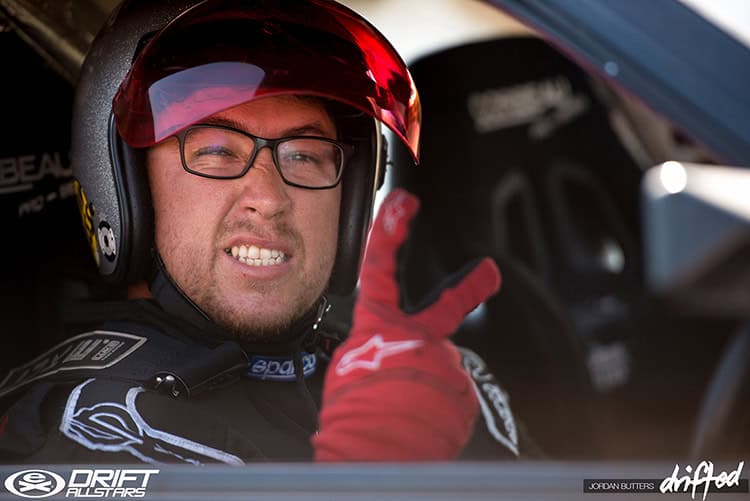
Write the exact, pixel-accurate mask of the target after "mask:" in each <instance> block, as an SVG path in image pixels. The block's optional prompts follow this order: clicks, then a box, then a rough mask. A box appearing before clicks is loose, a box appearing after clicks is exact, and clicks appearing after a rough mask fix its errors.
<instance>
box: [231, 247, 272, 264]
mask: <svg viewBox="0 0 750 501" xmlns="http://www.w3.org/2000/svg"><path fill="white" fill-rule="evenodd" d="M228 253H229V254H231V255H232V257H234V258H235V259H237V260H238V261H240V262H242V263H245V264H249V265H250V266H271V265H274V264H281V263H283V262H284V259H285V257H286V256H285V255H284V253H283V252H282V251H280V250H276V249H263V248H259V247H256V246H255V245H251V246H249V247H248V246H246V245H240V246H237V245H235V246H234V247H232V248H231V249H230V250H229V252H228Z"/></svg>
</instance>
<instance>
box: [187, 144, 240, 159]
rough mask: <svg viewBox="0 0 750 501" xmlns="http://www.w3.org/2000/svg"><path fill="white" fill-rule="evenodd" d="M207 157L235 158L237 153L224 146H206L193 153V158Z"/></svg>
mask: <svg viewBox="0 0 750 501" xmlns="http://www.w3.org/2000/svg"><path fill="white" fill-rule="evenodd" d="M205 155H217V156H225V157H226V156H235V153H234V152H233V151H232V150H230V149H229V148H225V147H223V146H205V147H203V148H199V149H197V150H196V151H194V152H193V156H196V157H201V156H205Z"/></svg>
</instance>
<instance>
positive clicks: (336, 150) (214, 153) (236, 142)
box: [176, 124, 353, 190]
mask: <svg viewBox="0 0 750 501" xmlns="http://www.w3.org/2000/svg"><path fill="white" fill-rule="evenodd" d="M176 137H177V139H178V140H179V142H180V157H181V158H182V167H183V168H184V169H185V170H186V171H187V172H189V173H191V174H195V175H196V176H201V177H207V178H211V179H237V178H240V177H242V176H244V175H245V174H246V173H247V171H248V170H250V167H252V165H253V162H255V157H256V156H257V155H258V152H259V151H260V150H261V149H262V148H265V147H268V148H271V151H272V153H273V163H274V165H275V166H276V170H277V171H278V172H279V175H281V179H283V180H284V182H285V183H286V184H288V185H291V186H297V187H299V188H308V189H313V190H324V189H327V188H333V187H334V186H336V185H337V184H339V182H340V181H341V173H342V172H343V170H344V162H345V160H346V158H347V157H348V155H350V154H351V152H352V150H353V147H352V146H350V145H347V144H343V143H339V142H337V141H334V140H332V139H328V138H325V137H317V136H290V137H282V138H279V139H264V138H262V137H257V136H253V135H252V134H248V133H247V132H245V131H242V130H238V129H235V128H233V127H227V126H225V125H210V124H197V125H193V126H191V127H188V128H187V129H185V130H184V131H182V132H180V133H179V134H176Z"/></svg>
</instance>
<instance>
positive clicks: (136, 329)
mask: <svg viewBox="0 0 750 501" xmlns="http://www.w3.org/2000/svg"><path fill="white" fill-rule="evenodd" d="M155 284H156V285H155V287H152V290H153V291H154V295H155V297H157V298H158V302H157V301H156V300H134V301H128V302H124V303H118V304H116V305H112V308H111V314H110V319H109V320H108V321H107V322H105V323H104V324H103V325H101V327H99V328H98V329H96V330H93V331H90V332H89V333H86V334H83V335H81V336H75V337H73V338H71V340H68V341H66V342H65V343H62V344H61V345H58V347H56V348H53V349H52V350H50V351H49V352H47V353H46V354H45V355H43V356H42V357H39V358H38V359H35V361H32V362H31V363H29V364H26V365H25V366H22V367H21V368H20V369H16V370H14V371H12V372H11V373H10V374H9V375H8V376H7V377H6V378H5V379H4V380H3V382H2V383H0V399H2V401H3V402H8V401H11V402H12V404H11V405H10V407H9V408H8V410H7V412H6V413H5V414H4V416H3V417H2V418H1V419H2V420H0V461H2V462H6V463H57V462H66V463H88V464H90V463H127V462H148V463H157V462H187V463H195V464H198V463H210V462H219V463H227V464H242V463H244V462H248V461H256V460H274V461H285V460H289V461H292V460H309V459H311V458H312V455H313V451H312V446H311V444H310V437H311V436H312V434H314V433H315V431H316V429H317V411H318V406H319V405H320V396H321V394H322V383H323V377H324V374H325V364H326V360H327V358H328V357H327V353H330V351H331V349H332V346H331V345H330V343H331V342H332V340H335V337H336V336H335V335H331V334H329V333H325V332H324V329H319V328H315V329H314V328H313V327H312V326H313V325H314V324H318V323H319V320H320V317H321V313H322V304H321V305H316V308H314V309H313V310H312V311H311V312H309V313H308V314H307V315H306V316H305V317H304V318H303V319H302V320H301V321H300V322H298V323H297V324H296V325H295V326H294V327H293V328H292V329H290V330H289V331H288V332H287V333H285V334H284V336H282V338H281V339H277V340H275V341H274V342H273V343H267V344H264V343H256V344H254V345H243V346H240V345H239V344H238V343H237V342H235V341H233V340H231V338H230V336H229V335H228V334H227V333H226V332H224V331H223V330H222V329H220V328H219V327H218V326H216V325H215V324H213V323H212V322H210V321H209V320H208V319H207V318H206V317H205V316H203V315H202V314H200V310H198V309H197V308H196V307H195V306H194V305H193V304H192V303H190V302H189V300H188V299H187V298H186V297H185V296H183V295H181V294H180V293H179V292H178V291H177V290H176V288H175V287H173V286H172V284H171V283H170V282H169V281H168V280H162V281H161V282H160V281H158V280H157V282H155ZM316 327H317V326H316ZM472 355H473V354H471V355H468V356H467V354H466V353H464V356H465V364H466V366H467V369H468V370H469V372H470V373H473V376H474V380H475V382H476V383H477V388H478V393H479V394H480V397H482V392H484V398H480V400H483V409H482V416H480V418H479V420H478V427H477V432H476V433H475V437H474V439H473V440H472V445H470V446H469V449H468V450H467V452H466V454H465V456H466V457H469V458H472V457H492V458H497V457H515V456H516V454H515V453H514V452H510V451H514V449H515V452H517V450H518V436H517V435H518V433H517V430H516V429H515V422H514V420H513V416H512V414H511V413H510V408H509V407H508V406H507V399H506V402H505V403H503V402H502V401H500V402H499V401H498V397H502V395H499V394H498V390H499V387H498V390H495V389H493V387H492V385H490V387H489V391H485V389H486V388H488V382H490V383H491V382H492V381H490V379H488V375H487V374H486V373H484V372H483V371H482V370H481V368H478V367H477V364H478V363H480V362H481V360H480V362H477V359H476V358H475V356H474V357H472ZM489 376H490V377H491V375H489ZM483 388H484V389H483ZM500 393H501V394H502V391H501V390H500ZM19 395H20V396H19ZM500 400H502V398H500ZM4 406H5V407H8V405H7V403H6V404H5V405H4ZM506 407H507V408H506ZM493 413H494V414H493ZM485 424H486V426H485ZM473 449H476V453H472V450H473Z"/></svg>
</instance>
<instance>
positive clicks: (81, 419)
mask: <svg viewBox="0 0 750 501" xmlns="http://www.w3.org/2000/svg"><path fill="white" fill-rule="evenodd" d="M154 4H155V3H154V2H149V1H146V0H129V1H126V2H125V3H124V4H123V6H122V7H121V8H120V9H119V11H118V12H117V13H116V14H115V17H114V18H113V19H112V20H111V22H110V23H108V25H107V27H106V28H105V30H104V31H103V32H102V33H101V34H100V35H99V37H98V38H97V40H96V41H95V42H94V45H93V47H92V49H91V51H90V53H89V56H88V58H87V60H86V63H85V64H84V67H83V70H82V78H81V81H80V83H79V86H78V91H77V97H76V113H75V118H74V135H73V151H72V157H73V164H74V172H75V174H76V178H77V180H78V182H79V184H78V195H79V207H80V209H81V213H82V216H83V222H84V227H85V228H86V229H87V234H88V238H89V242H90V244H91V248H92V251H93V252H94V256H95V259H96V261H97V264H98V266H99V270H100V272H101V274H102V275H103V276H104V277H105V278H106V279H108V280H110V281H113V282H116V283H123V284H137V283H139V282H142V281H143V280H146V281H147V282H148V284H149V290H150V295H151V296H152V297H151V298H149V299H140V300H133V301H129V302H126V303H123V304H118V305H112V306H111V307H110V309H109V310H108V314H107V319H106V321H105V322H104V323H103V324H102V325H99V326H97V327H96V328H95V329H94V330H91V331H90V332H86V333H84V334H81V335H80V336H76V337H74V338H72V339H70V340H69V341H66V342H65V343H62V344H61V345H58V346H57V347H55V348H53V349H52V350H50V351H49V352H48V353H46V354H44V355H42V356H41V357H39V358H37V359H36V360H34V361H32V362H31V363H30V364H27V365H25V366H23V367H20V368H18V369H15V370H14V371H12V372H11V373H10V374H9V375H8V377H6V379H5V380H4V381H3V382H2V384H0V396H3V395H5V396H11V395H21V396H20V397H18V398H17V399H16V400H15V402H14V404H13V406H12V407H10V409H9V410H8V411H7V412H6V414H5V415H4V417H3V430H4V431H3V433H2V434H0V455H1V456H2V457H3V458H7V459H8V460H10V461H15V460H24V461H32V462H33V461H36V462H41V461H47V462H51V461H52V462H54V461H66V462H81V461H85V462H91V461H101V462H124V461H144V462H162V461H182V462H189V463H204V462H216V461H218V462H224V463H229V464H241V463H243V462H245V461H248V460H257V459H303V458H306V457H315V458H316V459H318V460H397V459H405V460H410V459H411V460H414V459H446V458H453V457H456V456H457V455H458V454H459V453H460V452H461V450H462V448H463V447H464V446H465V444H466V443H467V441H468V439H469V438H470V436H471V433H472V426H473V423H474V419H475V417H476V414H477V407H478V405H477V399H476V395H475V388H474V385H473V383H472V382H471V379H470V378H469V377H468V375H467V373H466V372H465V371H464V369H463V367H462V364H461V357H460V356H459V353H458V352H457V350H456V349H455V347H454V346H453V345H452V344H451V343H450V342H449V341H447V340H446V339H445V338H446V337H447V336H448V335H450V334H451V333H452V331H453V330H454V329H455V328H456V327H457V325H458V323H459V322H460V321H461V320H462V318H463V316H464V315H465V314H466V313H468V312H469V311H471V310H472V309H473V308H474V307H476V306H477V305H478V304H479V303H480V302H482V301H483V300H484V299H485V298H486V297H487V296H488V295H490V294H492V293H494V292H495V291H496V290H497V289H498V287H499V273H498V271H497V268H496V266H495V265H494V263H492V262H491V261H490V260H488V259H484V260H481V261H479V262H477V263H473V264H472V265H471V266H468V267H466V269H464V270H462V271H461V272H459V273H457V274H456V276H455V277H453V278H452V279H451V280H449V281H447V282H446V284H445V285H444V289H441V290H438V291H437V293H436V294H435V297H433V298H430V299H431V300H430V301H427V302H426V304H427V306H426V307H421V308H419V309H416V311H414V312H411V311H405V310H406V309H407V307H405V306H403V305H402V304H401V303H402V302H403V301H402V298H401V297H400V294H399V290H398V285H397V280H396V271H397V262H396V252H397V250H398V248H399V247H400V245H401V244H402V243H403V242H404V240H405V239H406V236H407V231H408V225H409V221H410V220H411V219H412V217H413V216H414V214H415V213H416V210H417V201H416V199H414V198H413V197H411V196H410V195H408V194H407V193H405V192H396V193H394V194H392V196H391V197H389V199H388V200H387V201H386V202H385V204H384V207H383V210H382V217H380V218H379V219H378V221H376V223H375V225H374V227H373V230H372V236H371V240H370V243H369V247H368V252H367V256H366V257H365V258H364V262H363V264H362V273H361V285H360V291H359V297H358V300H357V304H356V306H355V311H354V325H353V327H352V329H351V331H350V333H349V337H348V338H347V339H346V341H344V342H343V343H342V344H341V346H339V347H338V348H337V349H336V350H335V351H333V348H334V347H335V344H337V342H338V341H340V340H337V339H332V337H331V336H330V335H329V333H326V332H323V331H324V329H323V328H321V322H322V319H323V317H324V315H325V313H326V312H327V310H328V302H327V300H326V298H325V294H326V293H327V292H331V293H338V294H348V293H350V292H352V290H353V288H354V285H355V283H356V280H357V271H358V269H359V266H360V263H361V261H362V258H361V257H362V255H363V248H364V239H365V234H366V229H367V227H368V225H369V219H370V212H371V208H372V199H373V195H374V192H375V190H376V189H377V187H378V185H379V183H380V181H381V179H382V168H383V164H384V151H385V148H384V147H383V144H382V137H381V134H380V130H379V124H380V123H383V124H385V125H386V126H388V127H389V128H390V129H391V130H392V131H393V132H394V133H395V134H396V136H397V137H398V138H399V139H400V140H401V141H403V143H404V145H405V146H406V147H407V148H409V150H410V151H411V153H412V156H413V157H414V158H415V159H416V158H417V156H418V153H417V152H418V140H419V126H420V109H419V98H418V96H417V94H416V89H415V88H414V85H413V83H412V81H411V77H410V76H409V74H408V71H407V70H406V68H405V66H404V64H403V62H402V61H401V59H400V58H399V57H398V55H397V54H396V53H395V51H394V50H393V48H392V47H391V46H390V44H389V43H388V42H387V41H386V40H385V39H384V38H383V37H382V35H380V34H379V33H378V32H377V31H376V30H375V29H374V28H373V27H372V26H371V25H369V24H368V23H367V22H366V21H364V20H363V19H361V18H360V17H359V16H357V15H356V14H354V13H353V12H351V11H350V10H348V9H346V8H344V7H342V6H340V5H338V4H335V3H333V2H331V1H329V0H299V1H295V2H293V3H292V2H274V1H265V0H256V1H248V0H206V1H200V2H199V1H197V0H182V1H176V2H163V3H161V2H159V3H158V5H154ZM133 54H135V58H133ZM131 62H132V64H131ZM97 103H99V104H97ZM101 103H106V104H105V105H100V104H101ZM438 293H440V294H439V295H438ZM329 357H330V364H329V365H328V369H327V370H324V368H323V367H322V366H323V362H324V361H326V360H327V359H328V358H329ZM324 379H325V384H323V383H324ZM31 383H34V384H31ZM319 406H321V407H320V411H318V408H319ZM30 415H31V416H34V418H33V419H28V416H30ZM507 431H512V432H513V433H515V430H507ZM311 437H314V439H312V440H311ZM514 445H515V442H514ZM509 449H511V450H513V447H509ZM513 452H514V453H516V454H517V450H513Z"/></svg>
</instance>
